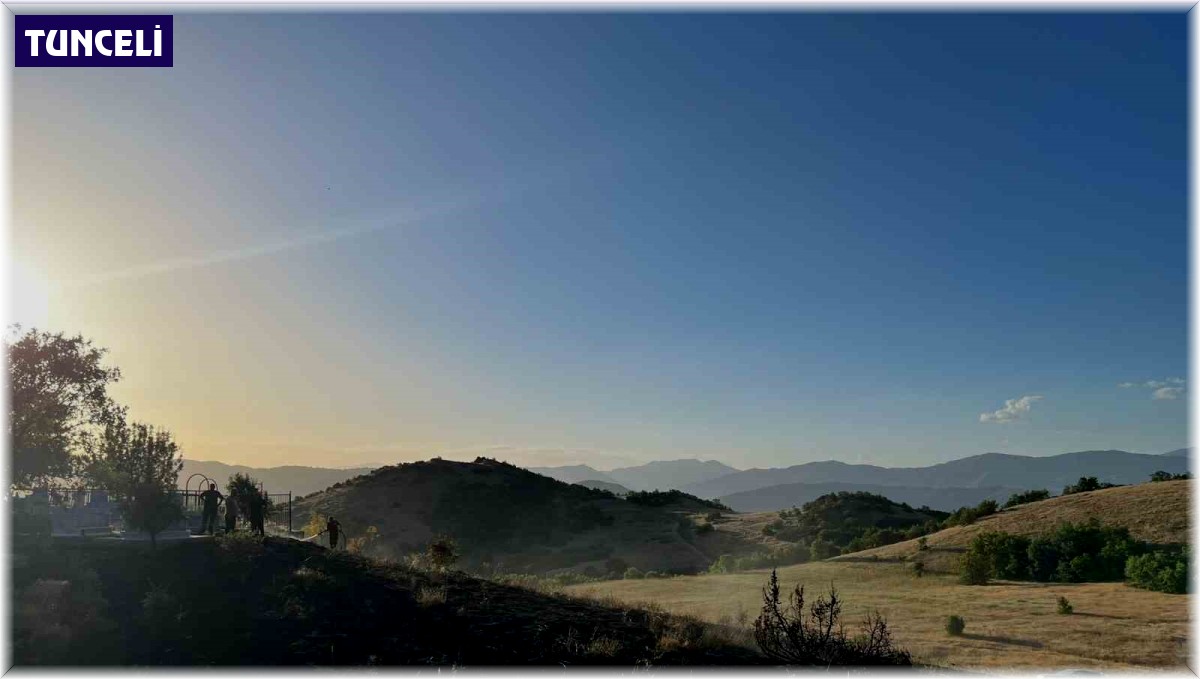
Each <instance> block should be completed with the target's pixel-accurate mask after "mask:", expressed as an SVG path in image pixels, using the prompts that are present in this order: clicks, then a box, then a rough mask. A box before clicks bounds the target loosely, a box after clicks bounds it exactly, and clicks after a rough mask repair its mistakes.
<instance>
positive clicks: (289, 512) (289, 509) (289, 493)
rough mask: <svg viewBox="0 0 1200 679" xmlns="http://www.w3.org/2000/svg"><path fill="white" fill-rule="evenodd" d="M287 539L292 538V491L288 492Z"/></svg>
mask: <svg viewBox="0 0 1200 679" xmlns="http://www.w3.org/2000/svg"><path fill="white" fill-rule="evenodd" d="M288 537H289V538H290V537H292V491H290V490H289V491H288Z"/></svg>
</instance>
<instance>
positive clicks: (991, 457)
mask: <svg viewBox="0 0 1200 679" xmlns="http://www.w3.org/2000/svg"><path fill="white" fill-rule="evenodd" d="M1158 470H1162V471H1166V472H1171V473H1173V474H1176V473H1182V472H1186V471H1188V458H1187V457H1186V453H1184V454H1179V453H1178V451H1172V452H1171V453H1168V454H1166V455H1144V454H1140V453H1127V452H1125V451H1122V450H1087V451H1081V452H1075V453H1063V454H1061V455H1050V456H1046V457H1031V456H1027V455H1008V454H1004V453H984V454H983V455H972V456H971V457H964V458H962V459H959V460H953V461H951V462H943V463H941V464H935V465H931V466H928V467H878V466H875V465H868V464H846V463H845V462H837V461H833V460H827V461H824V462H808V463H805V464H799V465H795V466H791V467H783V468H773V469H748V470H746V471H739V472H734V473H732V474H726V475H724V476H720V477H717V478H714V479H710V480H707V481H702V482H700V483H693V484H689V485H684V486H683V487H681V488H679V490H682V491H684V492H687V493H691V494H693V495H696V496H699V497H704V498H721V497H726V496H729V495H733V494H735V493H744V492H746V491H752V490H758V489H761V488H769V487H771V486H778V485H781V484H792V483H808V484H811V483H853V484H866V485H877V486H907V487H921V488H941V489H947V488H985V487H1004V488H1019V489H1035V488H1045V489H1047V490H1050V491H1053V492H1058V491H1060V490H1061V489H1062V487H1063V486H1065V485H1067V484H1070V483H1074V482H1075V481H1077V480H1078V479H1079V477H1081V476H1095V477H1096V478H1098V479H1099V480H1100V481H1107V482H1109V483H1117V484H1127V483H1138V482H1141V481H1145V480H1147V479H1148V478H1149V477H1150V474H1152V473H1153V472H1155V471H1158Z"/></svg>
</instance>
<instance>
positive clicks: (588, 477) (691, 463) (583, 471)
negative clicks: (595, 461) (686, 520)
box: [527, 459, 738, 490]
mask: <svg viewBox="0 0 1200 679" xmlns="http://www.w3.org/2000/svg"><path fill="white" fill-rule="evenodd" d="M527 469H528V470H529V471H531V472H533V473H535V474H541V475H542V476H549V477H550V478H552V479H556V480H558V481H562V482H563V483H582V482H584V481H603V482H605V483H613V484H616V485H618V486H623V487H625V488H628V489H630V490H672V489H674V490H680V489H681V487H682V486H686V485H690V484H694V483H702V482H704V481H709V480H711V479H715V478H718V477H721V476H725V475H727V474H732V473H734V472H737V471H738V470H737V469H736V468H734V467H730V466H729V465H727V464H723V463H721V462H717V461H716V460H696V459H680V460H656V461H654V462H648V463H646V464H642V465H637V466H634V467H620V468H618V469H613V470H611V471H607V472H602V471H598V470H596V469H593V468H592V467H589V466H588V465H586V464H576V465H565V466H562V467H527Z"/></svg>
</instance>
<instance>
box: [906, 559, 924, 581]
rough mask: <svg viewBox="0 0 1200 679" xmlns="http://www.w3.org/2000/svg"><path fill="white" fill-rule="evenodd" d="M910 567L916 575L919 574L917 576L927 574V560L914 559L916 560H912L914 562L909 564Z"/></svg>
mask: <svg viewBox="0 0 1200 679" xmlns="http://www.w3.org/2000/svg"><path fill="white" fill-rule="evenodd" d="M909 569H911V570H912V574H913V575H915V576H917V577H918V578H919V577H921V576H923V575H925V562H923V561H914V562H912V564H911V565H910V566H909Z"/></svg>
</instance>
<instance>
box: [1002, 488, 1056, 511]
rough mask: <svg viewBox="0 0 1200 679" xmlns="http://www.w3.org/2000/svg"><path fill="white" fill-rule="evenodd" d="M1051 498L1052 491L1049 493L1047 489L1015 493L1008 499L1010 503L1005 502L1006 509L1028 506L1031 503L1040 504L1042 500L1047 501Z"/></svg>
mask: <svg viewBox="0 0 1200 679" xmlns="http://www.w3.org/2000/svg"><path fill="white" fill-rule="evenodd" d="M1049 498H1050V491H1048V490H1045V489H1043V490H1027V491H1024V492H1021V493H1013V494H1012V495H1010V496H1009V497H1008V502H1005V503H1004V506H1005V507H1006V508H1007V507H1016V506H1017V505H1023V504H1028V503H1030V502H1038V501H1040V500H1046V499H1049Z"/></svg>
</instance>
